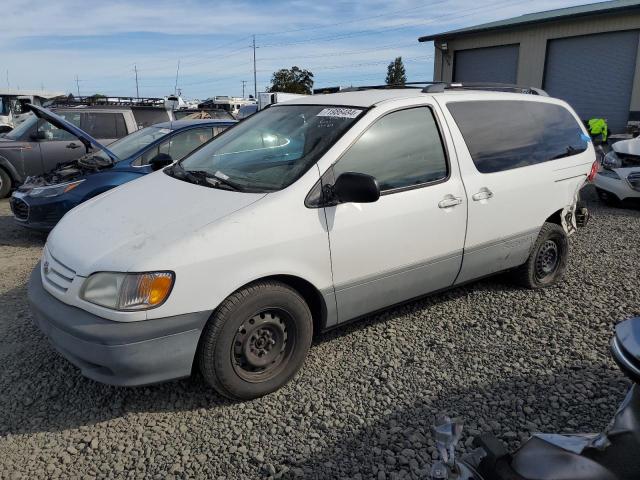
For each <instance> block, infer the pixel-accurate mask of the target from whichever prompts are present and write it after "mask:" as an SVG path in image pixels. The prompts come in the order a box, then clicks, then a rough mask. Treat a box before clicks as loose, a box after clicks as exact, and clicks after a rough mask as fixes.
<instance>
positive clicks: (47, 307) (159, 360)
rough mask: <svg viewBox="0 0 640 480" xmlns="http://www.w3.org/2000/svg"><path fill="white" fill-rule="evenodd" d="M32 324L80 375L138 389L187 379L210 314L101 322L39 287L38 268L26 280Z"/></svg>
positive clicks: (40, 283) (101, 320) (101, 319)
mask: <svg viewBox="0 0 640 480" xmlns="http://www.w3.org/2000/svg"><path fill="white" fill-rule="evenodd" d="M29 303H30V306H31V312H32V314H33V318H34V323H35V324H36V326H37V327H38V328H39V329H40V330H41V331H42V332H43V333H44V334H45V335H46V336H47V337H48V339H49V341H50V342H51V344H52V345H53V346H54V347H55V349H56V350H57V351H58V352H60V353H61V354H62V355H63V356H64V357H65V358H66V359H67V360H69V361H70V362H71V363H73V364H74V365H76V366H77V367H78V368H80V370H81V371H82V374H83V375H84V376H86V377H88V378H91V379H93V380H96V381H99V382H102V383H107V384H110V385H122V386H136V385H148V384H152V383H158V382H163V381H167V380H173V379H177V378H183V377H187V376H189V375H190V374H191V370H192V367H193V361H194V358H195V353H196V349H197V347H198V341H199V339H200V334H201V332H202V329H203V328H204V326H205V324H206V323H207V320H208V319H209V316H210V315H211V312H210V311H204V312H196V313H189V314H185V315H176V316H174V317H166V318H159V319H154V320H143V321H139V322H114V321H111V320H105V319H103V318H101V317H98V316H97V315H93V314H91V313H89V312H86V311H85V310H82V309H79V308H76V307H72V306H70V305H67V304H65V303H63V302H61V301H60V300H58V299H56V298H55V297H53V296H52V295H50V294H49V293H48V292H47V291H46V290H45V289H44V287H43V286H42V278H41V276H40V264H38V265H37V266H36V268H35V269H34V270H33V272H32V273H31V277H30V279H29Z"/></svg>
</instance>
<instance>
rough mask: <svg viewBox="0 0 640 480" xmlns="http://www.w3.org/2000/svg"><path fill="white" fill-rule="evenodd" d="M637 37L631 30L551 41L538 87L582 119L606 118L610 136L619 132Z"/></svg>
mask: <svg viewBox="0 0 640 480" xmlns="http://www.w3.org/2000/svg"><path fill="white" fill-rule="evenodd" d="M639 38H640V37H639V35H638V31H637V30H636V31H633V30H632V31H628V32H611V33H598V34H595V35H584V36H579V37H571V38H561V39H557V40H550V41H549V44H548V48H547V62H546V70H545V78H544V84H543V88H544V89H545V90H546V91H547V92H548V93H549V95H552V96H554V97H558V98H561V99H563V100H565V101H567V102H569V104H571V106H573V108H574V109H575V111H576V112H577V113H578V115H580V117H581V118H583V119H589V118H593V117H598V118H606V119H607V122H608V123H609V128H610V129H611V131H612V132H623V131H624V129H625V127H626V125H627V121H628V120H629V106H630V103H631V89H632V87H633V75H634V70H635V61H636V57H637V55H638V39H639Z"/></svg>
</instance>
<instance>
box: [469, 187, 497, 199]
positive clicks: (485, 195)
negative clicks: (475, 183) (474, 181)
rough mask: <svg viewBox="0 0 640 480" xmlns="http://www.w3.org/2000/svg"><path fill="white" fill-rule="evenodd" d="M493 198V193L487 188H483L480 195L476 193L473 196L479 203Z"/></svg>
mask: <svg viewBox="0 0 640 480" xmlns="http://www.w3.org/2000/svg"><path fill="white" fill-rule="evenodd" d="M492 197H493V192H492V191H491V190H489V189H488V188H487V187H482V188H481V189H480V191H479V192H478V193H474V194H473V195H471V198H473V201H474V202H479V201H480V200H489V199H490V198H492Z"/></svg>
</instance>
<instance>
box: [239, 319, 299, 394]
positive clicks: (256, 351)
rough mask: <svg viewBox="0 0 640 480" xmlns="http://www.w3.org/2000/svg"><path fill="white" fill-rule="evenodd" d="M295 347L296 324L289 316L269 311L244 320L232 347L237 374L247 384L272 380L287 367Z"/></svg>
mask: <svg viewBox="0 0 640 480" xmlns="http://www.w3.org/2000/svg"><path fill="white" fill-rule="evenodd" d="M294 346H295V324H294V322H293V318H292V317H291V315H289V313H287V312H286V311H284V310H282V309H278V308H270V309H265V310H262V311H260V312H259V313H257V314H255V315H253V316H252V317H250V318H248V319H247V320H245V321H244V322H243V323H242V325H240V327H239V328H238V330H237V331H236V334H235V336H234V338H233V343H232V345H231V362H232V364H233V369H234V371H235V372H236V374H237V375H238V376H239V377H240V378H242V379H243V380H245V381H247V382H252V383H259V382H265V381H268V380H271V379H272V378H274V377H275V376H276V375H278V374H279V373H280V372H281V371H282V370H283V368H284V367H285V366H286V364H287V361H288V360H289V358H290V357H291V354H292V352H293V348H294Z"/></svg>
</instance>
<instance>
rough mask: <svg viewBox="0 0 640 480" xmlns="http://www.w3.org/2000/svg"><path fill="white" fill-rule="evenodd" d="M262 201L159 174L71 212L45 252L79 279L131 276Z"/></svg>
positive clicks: (109, 192)
mask: <svg viewBox="0 0 640 480" xmlns="http://www.w3.org/2000/svg"><path fill="white" fill-rule="evenodd" d="M264 196H265V194H264V193H243V192H234V191H229V190H221V189H215V188H208V187H203V186H199V185H194V184H191V183H187V182H184V181H181V180H178V179H176V178H173V177H170V176H168V175H166V174H165V173H164V172H162V171H159V172H155V173H152V174H150V175H146V176H144V177H142V178H140V179H138V180H135V181H133V182H129V183H127V184H124V185H122V186H120V187H118V188H115V189H113V190H110V191H108V192H105V193H104V194H102V195H99V196H97V197H95V198H93V199H91V200H88V201H87V202H85V203H83V204H81V205H80V206H78V207H76V208H74V209H73V210H71V211H70V212H69V213H67V214H66V215H65V216H64V217H63V218H62V220H61V221H60V222H59V223H58V225H57V226H56V228H55V229H54V230H53V231H52V232H51V234H50V235H49V239H48V241H47V247H48V248H49V251H50V252H51V254H52V255H53V256H54V257H55V258H56V259H57V260H58V261H60V262H62V263H64V264H65V265H67V266H68V267H69V268H72V269H73V270H74V271H76V273H77V274H78V275H81V276H87V275H89V274H91V273H93V272H95V271H98V270H102V271H132V269H136V268H137V266H139V265H141V264H143V263H144V264H145V265H146V264H148V263H149V262H151V263H154V262H155V259H159V261H162V260H163V255H164V254H165V253H166V252H167V251H168V250H172V249H175V248H176V247H178V246H179V245H181V244H182V243H183V242H184V241H186V239H188V238H189V237H190V236H192V235H194V234H197V233H196V232H197V231H199V230H200V229H201V228H203V227H205V226H207V225H209V224H212V223H214V222H217V221H219V220H221V219H222V218H224V217H227V216H228V215H230V214H232V213H233V212H235V211H237V210H240V209H242V208H245V207H247V206H249V205H251V204H252V203H254V202H256V201H258V200H260V199H261V198H263V197H264ZM162 268H165V269H166V268H167V267H166V265H165V266H164V267H162Z"/></svg>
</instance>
